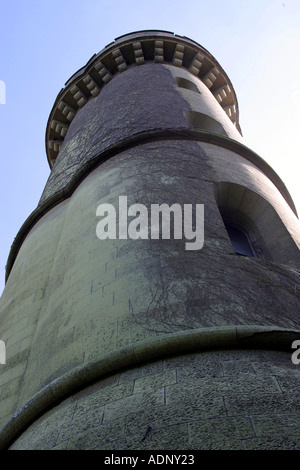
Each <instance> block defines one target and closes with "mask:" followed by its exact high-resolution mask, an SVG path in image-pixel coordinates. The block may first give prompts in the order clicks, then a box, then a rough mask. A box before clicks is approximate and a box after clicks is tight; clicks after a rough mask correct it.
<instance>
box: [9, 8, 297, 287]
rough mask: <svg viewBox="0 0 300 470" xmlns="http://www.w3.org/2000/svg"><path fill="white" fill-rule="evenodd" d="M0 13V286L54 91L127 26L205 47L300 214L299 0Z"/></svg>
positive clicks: (249, 138) (256, 146)
mask: <svg viewBox="0 0 300 470" xmlns="http://www.w3.org/2000/svg"><path fill="white" fill-rule="evenodd" d="M0 21H1V26H0V80H1V81H3V82H4V83H5V85H6V96H5V98H6V99H5V101H6V103H5V104H0V211H1V213H0V220H1V231H0V292H1V291H2V289H3V286H4V275H5V265H6V262H7V258H8V254H9V250H10V246H11V244H12V242H13V240H14V237H15V236H16V234H17V232H18V231H19V229H20V227H21V225H22V224H23V222H24V221H25V220H26V219H27V217H28V216H29V215H30V214H31V212H32V211H33V210H34V209H35V208H36V206H37V204H38V201H39V198H40V195H41V193H42V190H43V188H44V186H45V183H46V181H47V178H48V176H49V172H50V170H49V166H48V163H47V158H46V152H45V130H46V124H47V120H48V116H49V113H50V111H51V109H52V106H53V104H54V101H55V99H56V96H57V94H58V93H59V91H60V90H61V88H62V87H63V86H64V84H65V82H66V81H67V80H68V79H69V78H70V76H71V75H73V73H74V72H76V71H77V70H78V69H79V68H81V67H82V66H84V65H85V64H86V62H87V61H88V60H89V59H90V57H91V56H92V55H93V54H94V53H97V52H99V51H100V50H101V49H102V48H103V47H105V46H106V45H107V44H109V43H110V42H111V41H112V40H113V39H114V38H116V37H118V36H121V35H123V34H126V33H128V32H131V31H138V30H143V29H163V30H167V31H172V32H174V33H176V34H179V35H181V36H188V37H190V38H191V39H193V40H195V41H196V42H198V43H199V44H201V45H202V46H204V47H205V48H206V49H208V50H209V52H210V53H211V54H212V55H213V56H214V57H215V58H216V59H217V60H218V62H219V63H220V64H221V66H222V67H223V68H224V70H225V71H226V73H227V74H228V76H229V78H230V79H231V81H232V84H233V87H234V89H235V91H236V94H237V98H238V102H239V108H240V125H241V128H242V131H243V135H244V139H245V143H246V145H248V146H249V147H250V148H251V149H252V150H254V151H255V152H257V153H258V154H259V155H260V156H261V157H262V158H264V159H265V160H266V161H267V162H268V163H269V164H270V165H271V166H272V167H273V168H274V169H275V171H276V172H277V173H278V174H279V176H280V177H281V179H282V180H283V181H284V183H285V184H286V186H287V188H288V190H289V191H290V193H291V195H292V197H293V199H294V202H295V204H296V206H297V209H298V213H300V189H299V186H300V181H299V169H300V163H299V162H300V159H299V148H300V145H299V144H300V137H299V136H300V130H299V124H300V118H299V109H300V52H299V51H300V0H226V1H225V0H210V1H207V0H205V1H202V0H189V1H186V2H183V1H182V0H180V1H179V0H152V1H144V0H139V1H136V0H127V1H125V0H124V1H123V0H84V1H83V0H81V1H79V0H0ZM0 93H1V92H0ZM0 101H1V95H0Z"/></svg>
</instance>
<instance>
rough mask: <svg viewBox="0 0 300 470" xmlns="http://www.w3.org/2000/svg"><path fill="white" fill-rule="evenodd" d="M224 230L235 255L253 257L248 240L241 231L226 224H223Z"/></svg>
mask: <svg viewBox="0 0 300 470" xmlns="http://www.w3.org/2000/svg"><path fill="white" fill-rule="evenodd" d="M225 228H226V230H227V233H228V236H229V239H230V241H231V244H232V247H233V249H234V251H235V252H236V254H237V255H241V256H252V257H255V253H254V251H253V248H252V246H251V244H250V241H249V238H248V236H247V234H246V233H245V232H244V231H243V230H241V229H239V228H237V227H235V226H233V225H230V224H228V223H225Z"/></svg>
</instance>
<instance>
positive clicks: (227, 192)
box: [215, 181, 300, 267]
mask: <svg viewBox="0 0 300 470" xmlns="http://www.w3.org/2000/svg"><path fill="white" fill-rule="evenodd" d="M215 198H216V203H217V205H218V209H219V211H220V215H221V217H222V219H223V224H224V229H225V228H226V231H227V235H228V238H229V240H230V242H231V245H232V247H233V249H234V251H235V253H236V254H238V255H242V256H251V257H253V256H254V257H256V258H262V259H265V260H271V261H274V262H276V263H282V264H290V265H291V266H295V267H298V266H299V261H300V260H299V248H298V247H297V246H296V244H295V242H294V240H293V239H292V237H291V235H290V233H289V232H288V230H287V228H286V227H285V225H284V223H283V222H282V220H281V219H280V217H279V215H278V214H277V212H276V211H275V209H274V207H273V206H272V205H271V204H270V203H269V202H268V201H267V200H266V199H264V198H263V197H262V196H261V195H260V194H258V193H256V192H254V191H253V190H251V189H249V188H247V187H245V186H242V185H239V184H236V183H231V182H227V181H222V182H219V183H217V184H216V185H215Z"/></svg>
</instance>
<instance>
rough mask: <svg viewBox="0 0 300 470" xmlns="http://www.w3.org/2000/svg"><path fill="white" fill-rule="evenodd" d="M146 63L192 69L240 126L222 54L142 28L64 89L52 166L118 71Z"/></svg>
mask: <svg viewBox="0 0 300 470" xmlns="http://www.w3.org/2000/svg"><path fill="white" fill-rule="evenodd" d="M146 63H158V64H169V65H170V64H171V65H173V66H176V67H182V68H184V69H186V70H188V71H189V72H190V73H191V74H192V75H194V76H195V77H198V78H200V79H201V80H202V82H203V83H204V84H205V85H206V87H207V88H208V89H209V90H210V91H211V93H212V94H213V96H214V97H215V98H216V100H217V102H218V103H219V104H220V105H221V107H222V108H223V109H224V111H225V112H226V114H227V115H228V116H229V118H230V119H231V121H232V122H233V123H234V125H235V126H236V128H237V129H238V130H239V132H241V130H240V126H239V113H238V103H237V98H236V95H235V92H234V89H233V87H232V85H231V82H230V80H229V78H228V76H227V75H226V73H225V72H224V70H223V68H222V67H221V66H220V64H219V63H218V62H217V61H216V59H215V58H214V57H213V56H212V55H211V54H210V53H209V52H208V51H207V50H206V49H205V48H203V47H202V46H200V45H199V44H197V43H196V42H194V41H192V40H191V39H188V38H186V37H182V36H178V35H175V34H173V33H170V32H166V31H157V32H156V31H140V32H136V33H131V34H127V35H124V36H121V37H119V38H117V39H116V40H115V41H114V42H112V43H111V44H109V45H108V46H106V47H105V48H104V49H103V50H102V51H101V52H99V53H98V54H96V55H94V56H93V57H92V58H91V59H90V60H89V61H88V62H87V64H86V66H85V67H83V68H81V69H80V70H79V71H78V72H77V73H76V74H74V75H73V76H72V77H71V78H70V80H68V81H67V83H66V85H65V87H64V88H63V89H62V90H61V92H60V94H59V95H58V97H57V100H56V102H55V104H54V107H53V109H52V111H51V114H50V117H49V121H48V125H47V131H46V151H47V157H48V161H49V165H50V167H51V168H52V167H53V164H54V162H55V160H56V158H57V155H58V153H59V151H60V147H61V145H62V142H63V141H64V138H65V135H66V133H67V131H68V128H69V125H70V123H71V122H72V120H73V119H74V117H75V115H76V113H77V112H78V110H79V109H81V108H82V107H83V106H85V104H86V103H87V102H88V101H89V100H90V99H92V98H94V97H95V96H98V95H99V93H100V91H101V89H102V88H103V86H104V85H105V84H106V83H108V82H109V81H110V80H111V79H112V77H113V76H114V75H115V74H117V73H123V72H124V71H126V70H127V69H128V68H129V67H134V66H140V65H143V64H146Z"/></svg>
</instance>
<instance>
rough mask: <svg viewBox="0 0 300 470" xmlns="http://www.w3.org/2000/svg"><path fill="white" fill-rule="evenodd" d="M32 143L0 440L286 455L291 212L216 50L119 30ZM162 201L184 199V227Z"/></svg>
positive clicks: (12, 260)
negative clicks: (40, 172) (34, 189)
mask: <svg viewBox="0 0 300 470" xmlns="http://www.w3.org/2000/svg"><path fill="white" fill-rule="evenodd" d="M253 99H255V97H253ZM46 149H47V157H48V161H49V165H50V168H51V173H50V176H49V179H48V181H47V184H46V186H45V189H44V192H43V194H42V196H41V199H40V202H39V205H38V207H37V208H36V210H35V211H34V212H33V213H32V214H31V215H30V216H29V218H28V219H27V220H26V221H25V223H24V225H23V226H22V227H21V229H20V231H19V233H18V234H17V236H16V238H15V240H14V243H13V245H12V248H11V252H10V254H9V258H8V264H7V283H6V287H5V289H4V292H3V295H2V298H1V305H0V307H1V313H0V338H1V340H3V341H4V342H5V344H6V364H5V365H3V364H2V365H1V364H0V398H1V401H0V419H1V426H2V429H1V432H0V440H1V448H2V449H8V448H9V449H110V450H111V449H131V450H137V449H150V450H153V449H158V450H163V449H168V450H170V449H178V450H185V449H189V450H191V449H295V448H298V449H299V447H300V443H299V433H297V431H296V430H297V429H298V428H299V418H300V416H299V385H300V365H297V364H296V363H294V362H293V361H292V353H293V349H292V343H293V342H294V341H295V340H297V339H300V332H299V289H300V282H299V268H300V256H299V246H300V230H299V222H298V219H297V217H296V211H295V207H294V205H293V202H292V200H291V197H290V195H289V193H288V191H287V189H286V188H285V186H284V184H283V183H282V181H281V180H280V178H279V177H278V175H277V174H276V173H275V172H274V171H273V169H272V168H271V167H270V166H269V165H268V164H267V163H266V162H265V161H264V160H263V159H261V158H260V157H259V156H258V155H257V154H255V153H254V152H253V151H251V150H250V149H249V148H248V147H247V146H245V144H244V143H243V138H242V135H241V129H240V125H239V112H238V104H237V98H236V95H235V92H234V89H233V86H232V84H231V82H230V80H229V78H228V76H227V75H226V73H225V72H224V70H223V69H222V67H221V66H220V64H219V63H218V62H217V61H216V59H215V58H214V57H213V56H212V55H211V54H210V53H209V52H208V51H207V50H206V49H204V48H203V47H201V46H200V45H199V44H197V43H195V42H194V41H192V40H191V39H189V38H186V37H181V36H177V35H174V34H173V33H170V32H165V31H142V32H135V33H131V34H128V35H125V36H122V37H119V38H117V39H116V40H115V41H114V42H112V43H111V44H109V45H108V46H106V47H105V48H104V49H103V50H102V51H101V52H100V53H98V54H97V55H94V56H93V57H92V58H91V59H90V60H89V62H88V63H87V64H86V65H85V66H84V67H83V68H81V69H80V70H79V71H78V72H77V73H75V74H74V75H73V76H72V77H71V78H70V79H69V81H68V82H67V83H66V85H65V87H64V88H63V89H62V90H61V92H60V93H59V95H58V97H57V99H56V101H55V103H54V106H53V109H52V111H51V113H50V117H49V121H48V125H47V131H46ZM104 204H109V205H110V206H104ZM134 204H140V205H143V207H145V208H146V209H147V211H148V216H149V218H148V224H149V225H148V232H147V230H146V231H145V230H143V231H141V233H140V238H138V237H137V236H136V237H135V236H134V235H138V231H139V229H141V228H142V221H143V223H144V222H145V220H146V219H145V218H144V219H142V218H141V217H140V218H138V217H139V215H140V214H141V212H138V211H136V213H135V215H134V210H137V208H139V209H141V206H134ZM157 204H158V205H162V204H165V205H166V206H164V207H169V209H170V227H171V230H170V234H169V236H167V237H166V238H163V237H162V235H161V234H158V232H155V229H157V227H160V228H161V229H162V227H163V226H162V224H163V222H164V221H166V220H167V221H168V217H167V215H168V214H167V211H166V212H165V213H164V214H163V215H162V218H161V220H160V221H159V223H157V221H156V225H155V221H154V220H152V219H151V220H150V213H151V212H150V209H151V208H152V207H153V206H154V207H156V208H157V206H155V205H157ZM173 204H176V205H177V206H176V207H177V208H179V211H180V209H182V212H181V215H182V220H186V219H184V216H185V214H186V212H184V210H186V211H187V210H188V209H189V208H190V207H192V209H193V224H194V225H193V227H192V226H191V225H189V226H188V224H187V225H186V226H184V228H185V229H186V230H185V231H184V232H183V231H181V235H182V236H181V237H180V236H176V237H175V236H173V231H172V230H173V228H174V227H173V225H172V223H171V222H172V221H174V226H175V225H176V224H175V222H176V220H178V219H176V217H175V211H174V213H173V211H172V210H171V208H172V206H173ZM99 206H100V207H101V208H102V210H103V211H102V216H104V209H105V208H106V209H107V210H108V208H114V209H115V214H116V219H115V222H116V224H115V226H116V228H117V231H116V236H115V237H113V236H111V237H110V238H105V236H103V239H100V238H99V236H98V235H99V233H97V232H96V228H97V226H98V223H99V221H101V220H102V222H103V221H104V220H105V219H104V217H102V218H101V213H100V212H101V211H100V212H99V211H98V212H97V209H98V208H99ZM197 207H198V208H200V209H201V208H203V207H204V244H203V246H202V244H201V233H203V232H201V230H200V229H201V224H200V223H201V220H202V218H201V217H202V216H201V214H202V212H201V211H200V210H199V214H200V215H199V214H198V215H199V217H198V219H197ZM129 208H131V210H129ZM160 209H162V208H161V207H160ZM173 209H174V206H173ZM128 211H129V213H128ZM105 214H107V213H105ZM151 214H152V213H151ZM113 215H114V214H113V212H112V218H111V219H110V220H111V221H112V225H107V230H108V227H109V228H110V227H113V223H114V217H113ZM173 215H174V217H173ZM189 215H191V214H190V213H189ZM126 218H127V220H126ZM173 219H174V220H173ZM106 220H107V221H108V218H107V219H106ZM124 220H125V222H124ZM138 220H139V221H140V222H141V225H138V223H137V221H138ZM132 221H135V222H134V223H133V225H131V229H132V230H131V232H129V231H128V232H127V227H129V225H130V223H131V222H132ZM126 223H127V225H126ZM198 223H199V224H200V225H198ZM120 227H121V232H119V231H118V230H119V229H120ZM143 227H144V225H143ZM178 227H179V226H177V229H178V231H177V232H176V233H177V235H178V233H179V235H180V230H179V228H180V227H179V228H178ZM181 227H182V226H181ZM199 227H200V229H199ZM188 229H189V230H188ZM198 229H199V231H198V232H197V230H198ZM151 230H153V232H151ZM193 231H194V232H193ZM155 233H156V236H154V234H155ZM174 233H175V232H174ZM191 233H192V234H193V233H194V234H195V233H198V235H199V240H198V241H199V244H198V245H197V246H196V245H193V244H192V243H193V240H192V237H191ZM109 234H111V232H109ZM151 234H153V236H151ZM157 234H158V237H157ZM104 235H105V234H104ZM107 236H108V235H107ZM135 238H137V239H135ZM196 241H197V240H196V237H195V242H196ZM188 243H189V245H188ZM297 426H298V427H297Z"/></svg>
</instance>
